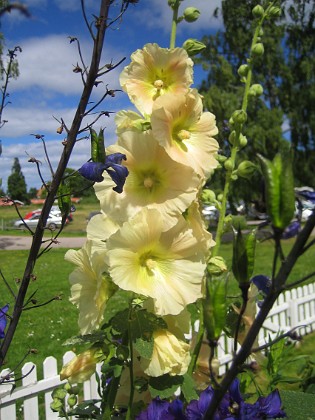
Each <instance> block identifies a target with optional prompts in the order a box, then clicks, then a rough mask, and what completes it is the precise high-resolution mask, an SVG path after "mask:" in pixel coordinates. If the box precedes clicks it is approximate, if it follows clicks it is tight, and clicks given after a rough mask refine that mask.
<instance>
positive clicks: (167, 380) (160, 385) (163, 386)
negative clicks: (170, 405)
mask: <svg viewBox="0 0 315 420" xmlns="http://www.w3.org/2000/svg"><path fill="white" fill-rule="evenodd" d="M183 380H184V377H183V376H170V375H163V376H158V377H156V378H153V377H152V378H150V380H149V390H150V393H151V396H152V398H155V397H160V398H161V399H163V398H170V397H172V396H173V395H174V393H175V391H176V390H177V389H178V387H180V386H181V385H182V383H183Z"/></svg>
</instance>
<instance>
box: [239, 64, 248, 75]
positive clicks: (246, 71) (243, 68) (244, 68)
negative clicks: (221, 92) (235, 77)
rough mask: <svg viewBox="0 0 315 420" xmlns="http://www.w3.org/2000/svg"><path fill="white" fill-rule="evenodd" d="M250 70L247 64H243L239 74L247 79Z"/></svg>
mask: <svg viewBox="0 0 315 420" xmlns="http://www.w3.org/2000/svg"><path fill="white" fill-rule="evenodd" d="M248 70H249V67H248V65H247V64H242V65H241V66H240V67H239V68H238V70H237V72H238V74H239V76H241V77H246V76H247V73H248Z"/></svg>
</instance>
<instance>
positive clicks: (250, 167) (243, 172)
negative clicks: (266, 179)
mask: <svg viewBox="0 0 315 420" xmlns="http://www.w3.org/2000/svg"><path fill="white" fill-rule="evenodd" d="M256 170H257V167H256V165H255V164H254V163H253V162H250V161H249V160H244V161H243V162H241V163H240V164H239V166H238V168H237V175H238V176H240V177H241V178H245V179H250V178H251V177H252V176H253V174H254V173H255V172H256Z"/></svg>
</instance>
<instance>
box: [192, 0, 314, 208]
mask: <svg viewBox="0 0 315 420" xmlns="http://www.w3.org/2000/svg"><path fill="white" fill-rule="evenodd" d="M280 3H281V4H282V5H283V4H284V3H285V1H283V0H281V1H280ZM311 4H312V3H311V2H310V0H299V1H297V0H296V1H295V0H294V1H293V3H292V6H291V7H290V8H289V9H288V10H287V11H286V14H283V15H282V16H281V19H280V20H279V19H278V20H279V22H277V23H276V24H275V22H274V20H269V21H267V22H266V23H265V25H264V33H263V34H262V42H263V44H264V47H265V48H264V50H265V53H264V54H263V55H262V56H261V57H257V59H256V61H255V71H254V83H260V84H261V85H262V86H263V95H262V96H260V97H256V96H253V97H251V99H250V103H249V110H248V123H247V125H246V128H245V134H246V136H247V139H248V146H247V147H246V148H245V149H243V151H242V152H241V153H240V155H239V156H240V158H241V159H242V158H246V159H249V160H251V161H252V162H255V161H256V155H257V153H261V154H263V155H265V156H266V157H268V158H269V159H271V158H273V156H274V155H275V153H276V152H277V151H278V150H279V149H281V148H283V147H284V146H286V144H287V143H288V139H287V135H286V134H285V133H284V132H283V129H282V127H283V125H288V128H289V129H288V132H289V133H290V143H291V146H292V149H293V150H294V159H295V161H294V163H295V165H294V166H295V176H296V180H297V184H299V185H301V184H304V185H305V184H308V185H310V186H315V179H314V176H313V174H312V171H311V167H314V164H315V144H314V113H312V107H311V102H313V103H314V100H315V92H314V88H315V85H314V75H315V56H314V45H315V33H314V16H315V6H314V4H313V5H311ZM256 5H257V1H256V0H224V1H222V4H221V8H220V9H217V10H216V15H218V14H219V13H221V14H222V18H223V23H224V28H225V29H224V30H222V31H218V32H217V33H216V34H214V35H210V36H207V37H205V38H203V40H202V41H203V42H204V43H205V44H206V49H205V50H204V52H203V53H202V56H201V59H200V60H199V62H200V63H201V64H202V65H203V67H204V69H206V70H207V71H208V75H207V79H206V80H204V81H203V82H202V85H201V93H202V95H203V96H204V104H205V107H206V108H207V109H208V110H209V111H211V112H213V113H214V114H215V115H216V117H217V121H218V126H219V137H218V140H219V142H220V145H221V148H222V150H223V153H227V151H228V147H227V138H228V135H229V132H228V127H227V121H228V119H229V118H230V116H231V113H232V112H233V111H234V110H235V109H238V108H240V105H241V103H240V101H241V98H242V94H241V91H242V89H243V86H242V85H241V83H240V76H239V74H238V69H239V67H240V66H241V65H242V64H245V63H246V59H247V57H248V54H246V51H249V49H250V42H251V36H252V35H251V34H252V25H253V23H254V17H253V16H252V8H253V7H254V6H256ZM275 18H276V17H275ZM299 89H301V91H300V92H299ZM312 165H313V166H312ZM222 179H223V177H222V175H221V174H220V172H218V173H217V174H216V175H215V177H214V179H213V180H212V181H211V182H212V185H214V186H215V187H216V188H218V189H220V187H221V185H222ZM248 191H250V192H251V193H252V192H254V195H255V194H256V196H257V197H254V198H258V197H259V195H260V193H261V185H260V182H259V176H258V174H257V176H256V177H254V178H253V179H252V180H250V181H245V180H241V179H239V180H238V181H236V182H235V183H234V185H233V190H232V195H233V197H236V198H243V199H245V200H247V199H249V197H247V195H248Z"/></svg>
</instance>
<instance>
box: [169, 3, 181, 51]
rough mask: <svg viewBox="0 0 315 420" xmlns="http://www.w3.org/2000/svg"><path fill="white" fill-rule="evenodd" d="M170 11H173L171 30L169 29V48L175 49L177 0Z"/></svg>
mask: <svg viewBox="0 0 315 420" xmlns="http://www.w3.org/2000/svg"><path fill="white" fill-rule="evenodd" d="M172 9H173V20H172V29H171V38H170V48H175V41H176V31H177V23H178V21H177V19H178V9H179V0H177V1H176V3H175V4H174V6H172Z"/></svg>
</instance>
